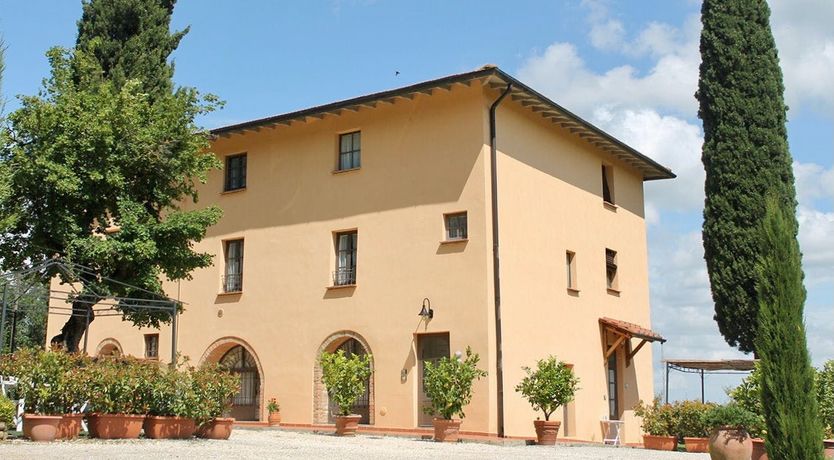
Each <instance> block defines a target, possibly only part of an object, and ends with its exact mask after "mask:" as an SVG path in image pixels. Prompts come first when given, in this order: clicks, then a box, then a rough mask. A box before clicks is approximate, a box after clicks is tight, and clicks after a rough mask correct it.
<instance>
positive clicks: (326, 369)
mask: <svg viewBox="0 0 834 460" xmlns="http://www.w3.org/2000/svg"><path fill="white" fill-rule="evenodd" d="M370 363H371V355H356V354H354V355H351V356H350V357H347V356H345V351H344V350H337V351H336V353H329V352H324V353H322V354H321V370H322V381H323V382H324V386H326V387H327V391H328V394H329V395H330V398H331V399H333V401H334V402H335V403H336V405H337V406H339V415H342V416H344V415H350V411H351V409H352V408H353V404H354V403H355V402H356V400H357V399H358V398H359V397H360V396H362V393H364V392H365V381H366V380H368V377H370V375H371V366H370Z"/></svg>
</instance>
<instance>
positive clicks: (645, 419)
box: [634, 396, 678, 450]
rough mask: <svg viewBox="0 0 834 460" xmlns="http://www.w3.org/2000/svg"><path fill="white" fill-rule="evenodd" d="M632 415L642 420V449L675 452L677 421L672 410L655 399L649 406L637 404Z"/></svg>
mask: <svg viewBox="0 0 834 460" xmlns="http://www.w3.org/2000/svg"><path fill="white" fill-rule="evenodd" d="M634 414H635V415H636V416H638V417H640V418H641V419H642V424H641V428H643V447H644V448H646V449H652V450H675V449H676V448H677V447H678V436H677V433H676V428H677V420H676V419H675V416H676V414H675V411H674V408H673V407H672V406H671V405H669V404H661V403H660V397H659V396H658V397H655V398H654V401H652V404H651V405H648V404H645V403H644V402H643V401H640V402H639V403H637V406H636V407H635V408H634Z"/></svg>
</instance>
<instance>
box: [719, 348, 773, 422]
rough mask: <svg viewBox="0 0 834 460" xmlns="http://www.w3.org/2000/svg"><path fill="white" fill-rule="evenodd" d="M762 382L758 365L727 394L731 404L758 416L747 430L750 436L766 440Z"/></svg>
mask: <svg viewBox="0 0 834 460" xmlns="http://www.w3.org/2000/svg"><path fill="white" fill-rule="evenodd" d="M761 380H762V372H761V371H760V370H759V365H758V364H756V367H755V369H753V372H751V373H750V375H748V376H747V377H745V378H744V380H742V381H741V383H740V384H739V385H738V386H737V387H735V388H733V389H732V390H730V391H728V392H727V395H728V396H729V397H730V401H731V402H733V403H735V404H737V405H738V406H739V407H742V408H743V409H745V410H747V411H749V412H751V413H753V415H755V416H756V423H755V424H754V425H753V426H751V427H748V428H747V431H748V432H749V433H750V436H752V437H754V438H764V437H765V436H766V435H767V427H766V426H765V418H764V408H763V407H762V384H761Z"/></svg>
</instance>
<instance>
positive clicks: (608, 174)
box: [602, 165, 614, 204]
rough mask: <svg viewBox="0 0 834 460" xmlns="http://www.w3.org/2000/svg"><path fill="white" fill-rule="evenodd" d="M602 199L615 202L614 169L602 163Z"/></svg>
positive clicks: (609, 202) (611, 202) (610, 202)
mask: <svg viewBox="0 0 834 460" xmlns="http://www.w3.org/2000/svg"><path fill="white" fill-rule="evenodd" d="M602 201H604V202H606V203H608V204H614V170H613V168H612V167H611V166H605V165H602Z"/></svg>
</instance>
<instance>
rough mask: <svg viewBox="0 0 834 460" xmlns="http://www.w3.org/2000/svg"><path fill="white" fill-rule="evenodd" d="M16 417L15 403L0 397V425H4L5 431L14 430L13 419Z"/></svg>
mask: <svg viewBox="0 0 834 460" xmlns="http://www.w3.org/2000/svg"><path fill="white" fill-rule="evenodd" d="M16 415H17V403H16V402H15V401H12V400H11V399H9V398H7V397H5V396H3V395H0V423H5V424H6V429H14V426H13V425H14V418H15V416H16Z"/></svg>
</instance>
